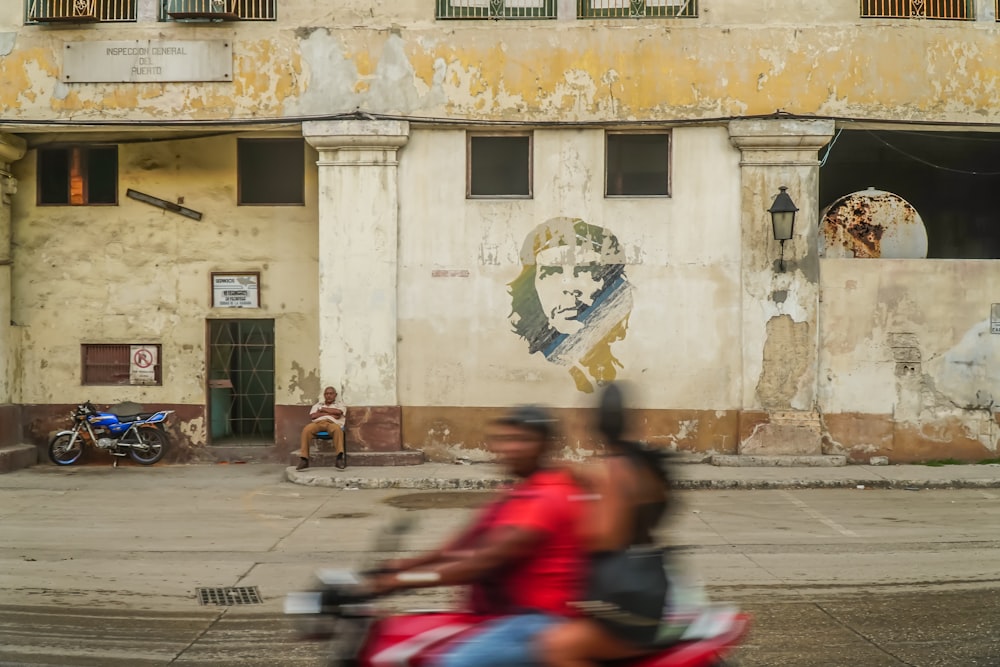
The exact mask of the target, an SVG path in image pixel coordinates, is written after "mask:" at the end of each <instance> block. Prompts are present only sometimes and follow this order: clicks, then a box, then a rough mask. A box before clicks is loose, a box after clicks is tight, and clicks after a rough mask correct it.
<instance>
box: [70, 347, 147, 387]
mask: <svg viewBox="0 0 1000 667" xmlns="http://www.w3.org/2000/svg"><path fill="white" fill-rule="evenodd" d="M149 348H152V349H153V350H155V353H153V354H150V352H149ZM80 352H81V356H82V358H83V363H82V367H83V381H82V383H83V384H85V385H119V384H124V385H140V384H146V385H148V384H153V385H161V384H163V378H162V376H161V375H160V368H161V363H162V359H161V356H162V355H161V354H160V346H159V345H147V344H143V345H142V346H141V349H139V346H136V345H132V344H129V343H125V344H119V343H97V344H84V345H81V346H80Z"/></svg>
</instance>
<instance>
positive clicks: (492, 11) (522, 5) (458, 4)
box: [436, 0, 558, 19]
mask: <svg viewBox="0 0 1000 667" xmlns="http://www.w3.org/2000/svg"><path fill="white" fill-rule="evenodd" d="M557 1H558V0H437V13H436V17H437V18H439V19H554V18H556V4H557Z"/></svg>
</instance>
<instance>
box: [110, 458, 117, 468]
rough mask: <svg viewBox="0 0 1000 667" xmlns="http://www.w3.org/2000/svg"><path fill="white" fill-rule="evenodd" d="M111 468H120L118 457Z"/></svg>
mask: <svg viewBox="0 0 1000 667" xmlns="http://www.w3.org/2000/svg"><path fill="white" fill-rule="evenodd" d="M111 467H112V468H117V467H118V458H117V457H115V459H114V465H112V466H111Z"/></svg>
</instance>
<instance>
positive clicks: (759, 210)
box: [729, 119, 834, 455]
mask: <svg viewBox="0 0 1000 667" xmlns="http://www.w3.org/2000/svg"><path fill="white" fill-rule="evenodd" d="M833 132H834V123H833V121H826V120H816V121H813V120H781V119H777V120H737V121H732V122H731V123H730V124H729V135H730V138H731V140H732V142H733V144H734V145H735V146H736V147H737V148H739V149H740V151H741V153H742V160H741V162H740V180H741V191H742V194H741V209H742V215H741V217H742V229H741V236H742V255H743V257H742V279H743V308H742V313H743V317H742V322H741V333H742V347H743V378H742V387H743V401H742V403H743V405H742V410H741V425H740V448H739V451H740V453H741V454H758V455H818V454H821V424H820V417H819V413H818V411H817V369H818V362H819V327H818V315H819V251H818V243H817V240H818V224H819V219H818V218H819V159H818V154H819V149H820V148H822V147H823V146H824V145H826V144H827V143H828V142H829V141H830V139H831V138H832V136H833ZM781 186H786V187H787V188H788V194H789V195H790V196H791V197H792V200H793V201H794V202H795V204H796V206H798V208H799V211H798V214H797V216H796V218H795V230H794V237H793V238H792V239H791V240H790V241H786V242H785V249H784V258H785V262H784V264H785V270H784V271H783V272H782V271H781V270H780V267H779V256H780V244H779V242H778V241H775V240H774V235H773V232H772V228H771V216H770V214H769V213H768V212H767V209H768V208H770V206H771V204H772V202H773V200H774V197H775V196H776V195H777V194H778V192H779V190H778V189H779V187H781Z"/></svg>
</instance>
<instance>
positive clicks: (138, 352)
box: [128, 345, 157, 384]
mask: <svg viewBox="0 0 1000 667" xmlns="http://www.w3.org/2000/svg"><path fill="white" fill-rule="evenodd" d="M156 352H157V350H156V346H155V345H132V346H130V347H129V369H128V381H129V384H156V364H157V358H156V357H157V354H156Z"/></svg>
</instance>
